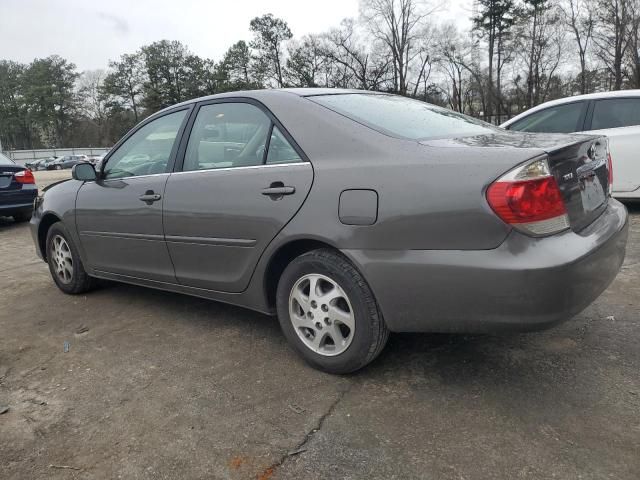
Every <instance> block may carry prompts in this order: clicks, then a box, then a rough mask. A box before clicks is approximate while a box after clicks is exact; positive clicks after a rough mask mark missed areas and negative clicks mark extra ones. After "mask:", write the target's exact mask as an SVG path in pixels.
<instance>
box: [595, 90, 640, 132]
mask: <svg viewBox="0 0 640 480" xmlns="http://www.w3.org/2000/svg"><path fill="white" fill-rule="evenodd" d="M633 125H640V98H615V99H614V98H612V99H610V100H598V101H596V104H595V106H594V108H593V120H592V121H591V130H603V129H606V128H620V127H631V126H633Z"/></svg>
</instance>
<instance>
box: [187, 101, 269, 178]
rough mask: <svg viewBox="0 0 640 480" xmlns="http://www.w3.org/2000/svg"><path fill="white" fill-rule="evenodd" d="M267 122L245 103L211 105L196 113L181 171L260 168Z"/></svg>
mask: <svg viewBox="0 0 640 480" xmlns="http://www.w3.org/2000/svg"><path fill="white" fill-rule="evenodd" d="M270 127H271V120H270V119H269V117H267V115H266V114H265V113H264V112H263V111H262V110H260V109H259V108H258V107H256V106H254V105H251V104H249V103H240V102H233V103H215V104H212V105H204V106H202V107H200V109H199V110H198V115H197V116H196V119H195V122H194V124H193V128H192V130H191V135H190V136H189V143H188V144H187V151H186V153H185V157H184V167H183V170H185V171H193V170H209V169H215V168H230V167H247V166H254V165H262V163H263V157H264V149H265V145H266V142H267V136H268V135H269V128H270Z"/></svg>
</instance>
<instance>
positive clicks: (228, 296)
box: [91, 269, 276, 316]
mask: <svg viewBox="0 0 640 480" xmlns="http://www.w3.org/2000/svg"><path fill="white" fill-rule="evenodd" d="M91 276H93V277H96V278H102V279H104V280H112V281H116V282H121V283H128V284H130V285H137V286H140V287H149V288H153V289H156V290H163V291H166V292H174V293H182V294H185V295H190V296H192V297H198V298H204V299H207V300H215V301H216V302H222V303H227V304H229V305H235V306H238V307H242V308H247V309H249V310H253V311H255V312H258V313H263V314H265V315H271V316H273V315H275V314H276V312H275V311H270V310H264V309H262V308H259V307H255V306H252V305H251V302H248V301H247V295H246V294H245V292H241V293H227V292H219V291H216V290H207V289H205V288H197V287H189V286H186V285H179V284H176V283H167V282H159V281H156V280H147V279H144V278H138V277H131V276H128V275H121V274H118V273H111V272H103V271H100V270H95V269H94V270H93V271H92V272H91Z"/></svg>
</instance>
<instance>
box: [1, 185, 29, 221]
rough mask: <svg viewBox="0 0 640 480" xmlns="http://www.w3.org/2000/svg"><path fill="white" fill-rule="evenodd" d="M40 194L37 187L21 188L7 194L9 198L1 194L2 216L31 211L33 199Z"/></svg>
mask: <svg viewBox="0 0 640 480" xmlns="http://www.w3.org/2000/svg"><path fill="white" fill-rule="evenodd" d="M37 196H38V190H37V189H36V188H33V189H29V190H21V191H20V192H18V193H13V192H12V193H11V194H10V195H7V197H8V198H2V196H0V217H11V216H12V215H19V214H23V213H30V212H31V210H32V209H33V200H34V199H35V198H36V197H37Z"/></svg>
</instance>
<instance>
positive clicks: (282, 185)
mask: <svg viewBox="0 0 640 480" xmlns="http://www.w3.org/2000/svg"><path fill="white" fill-rule="evenodd" d="M611 163H612V161H611V156H610V153H609V149H608V143H607V139H606V138H605V137H602V136H593V135H575V134H573V135H570V134H536V133H525V132H514V131H506V130H503V129H500V128H498V127H494V126H491V125H488V124H486V123H483V122H480V121H478V120H475V119H472V118H470V117H467V116H464V115H461V114H459V113H455V112H453V111H450V110H447V109H444V108H440V107H436V106H433V105H429V104H427V103H423V102H420V101H417V100H412V99H408V98H404V97H399V96H395V95H389V94H384V93H372V92H364V91H358V90H335V89H291V90H287V89H285V90H259V91H250V92H234V93H226V94H220V95H214V96H211V97H205V98H199V99H195V100H191V101H188V102H185V103H182V104H179V105H175V106H173V107H170V108H167V109H165V110H163V111H161V112H158V113H156V114H154V115H152V116H150V117H149V118H147V119H146V120H144V121H143V122H142V123H141V124H140V125H138V126H136V127H135V128H134V129H133V130H132V131H131V132H129V133H128V134H127V135H126V136H125V137H124V138H123V139H122V140H121V141H120V142H119V143H118V144H117V145H116V146H115V147H114V148H113V149H112V150H111V151H110V152H109V154H108V155H107V156H106V157H105V159H104V161H103V162H101V164H100V167H99V169H98V171H96V170H95V168H94V166H93V165H91V164H89V163H81V164H78V165H76V166H75V167H74V168H73V171H72V176H73V179H71V180H69V181H66V182H63V183H59V184H56V185H55V186H52V187H50V188H47V189H45V191H44V192H43V193H42V194H41V195H40V196H39V197H38V199H37V200H36V202H35V210H34V214H33V218H32V220H31V227H32V235H33V238H34V241H35V245H36V249H37V251H38V254H39V255H40V256H41V257H42V258H43V259H44V260H45V261H46V262H47V263H48V264H49V269H50V271H51V275H52V277H53V281H54V282H55V284H56V285H57V286H58V287H59V288H60V289H61V290H62V291H63V292H65V293H68V294H78V293H82V292H85V291H87V290H89V289H90V288H91V287H92V286H93V285H94V280H95V279H96V278H101V279H109V280H116V281H120V282H126V283H130V284H136V285H143V286H147V287H152V288H158V289H162V290H168V291H173V292H180V293H184V294H188V295H194V296H198V297H204V298H208V299H211V300H216V301H221V302H227V303H231V304H235V305H240V306H243V307H247V308H250V309H253V310H257V311H259V312H264V313H266V314H271V315H274V314H275V315H277V316H278V319H279V322H280V325H281V327H282V331H283V333H284V335H285V336H286V338H287V340H288V341H289V343H290V344H291V345H292V347H293V348H294V349H295V350H296V351H297V352H298V353H299V354H300V355H301V356H302V357H304V358H305V359H306V360H307V361H308V362H309V363H310V364H312V365H313V366H315V367H316V368H319V369H322V370H324V371H327V372H332V373H346V372H352V371H355V370H357V369H359V368H361V367H363V366H365V365H366V364H368V363H369V362H371V361H372V360H373V359H374V358H375V357H376V356H377V355H378V354H379V353H380V351H381V350H382V348H383V347H384V345H385V343H386V341H387V338H388V335H389V332H390V331H391V332H487V331H491V332H493V331H505V330H518V331H523V330H536V329H541V328H545V327H549V326H551V325H553V324H555V323H557V322H560V321H563V320H567V319H569V318H571V317H572V316H573V315H575V314H576V313H578V312H580V311H581V310H583V309H584V308H585V307H586V306H587V305H589V304H590V303H591V302H593V301H594V300H595V299H596V298H597V297H598V296H599V295H600V294H601V293H602V291H603V290H604V289H605V288H607V286H608V285H609V284H610V283H611V281H612V280H613V279H614V278H615V276H616V274H617V272H618V270H619V268H620V265H621V264H622V261H623V259H624V253H625V245H626V240H627V229H628V226H627V213H626V210H625V208H624V206H622V205H621V204H620V203H618V202H617V201H616V200H614V199H613V198H612V197H611V185H612V179H613V172H612V168H611Z"/></svg>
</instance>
